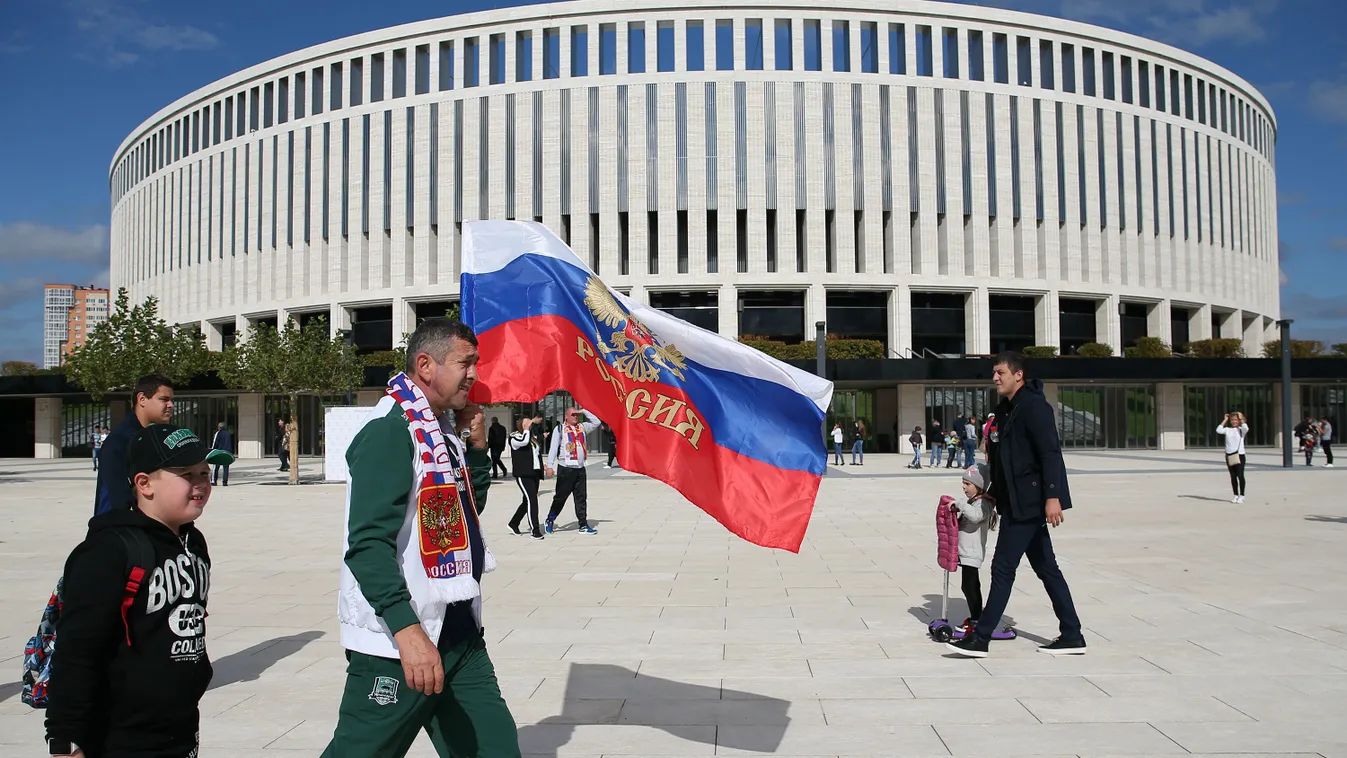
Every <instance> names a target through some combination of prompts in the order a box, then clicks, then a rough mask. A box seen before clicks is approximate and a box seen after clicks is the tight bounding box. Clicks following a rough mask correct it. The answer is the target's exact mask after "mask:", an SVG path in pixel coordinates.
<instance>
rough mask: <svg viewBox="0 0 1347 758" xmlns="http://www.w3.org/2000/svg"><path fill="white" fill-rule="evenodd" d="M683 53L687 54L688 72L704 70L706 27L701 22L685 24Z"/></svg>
mask: <svg viewBox="0 0 1347 758" xmlns="http://www.w3.org/2000/svg"><path fill="white" fill-rule="evenodd" d="M684 52H685V53H686V54H687V66H688V71H705V70H706V25H705V24H703V23H702V22H701V21H689V22H687V28H686V29H685V30H684Z"/></svg>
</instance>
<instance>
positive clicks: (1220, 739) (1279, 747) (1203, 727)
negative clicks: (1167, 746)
mask: <svg viewBox="0 0 1347 758" xmlns="http://www.w3.org/2000/svg"><path fill="white" fill-rule="evenodd" d="M1154 727H1155V728H1156V729H1158V730H1160V731H1161V732H1163V733H1164V734H1165V735H1166V736H1167V737H1169V738H1170V739H1172V740H1174V742H1176V743H1178V744H1180V745H1182V746H1183V747H1184V749H1186V750H1189V751H1191V752H1194V753H1239V752H1243V751H1249V752H1260V753H1278V752H1290V753H1321V754H1322V753H1325V752H1329V751H1340V752H1342V751H1347V735H1344V734H1343V731H1342V728H1341V727H1342V724H1341V719H1335V720H1334V721H1332V722H1326V723H1305V722H1301V723H1296V724H1285V723H1247V724H1201V723H1186V724H1172V723H1165V722H1155V723H1154Z"/></svg>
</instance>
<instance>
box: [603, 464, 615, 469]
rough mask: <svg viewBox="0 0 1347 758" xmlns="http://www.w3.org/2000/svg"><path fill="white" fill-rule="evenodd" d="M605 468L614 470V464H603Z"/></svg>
mask: <svg viewBox="0 0 1347 758" xmlns="http://www.w3.org/2000/svg"><path fill="white" fill-rule="evenodd" d="M603 467H604V468H612V467H613V464H611V463H605V464H603Z"/></svg>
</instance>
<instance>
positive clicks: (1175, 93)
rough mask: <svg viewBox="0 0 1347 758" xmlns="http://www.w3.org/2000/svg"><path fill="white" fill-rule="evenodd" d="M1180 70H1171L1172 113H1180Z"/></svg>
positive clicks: (1170, 102) (1170, 94) (1170, 96)
mask: <svg viewBox="0 0 1347 758" xmlns="http://www.w3.org/2000/svg"><path fill="white" fill-rule="evenodd" d="M1180 98H1181V94H1180V93H1179V72H1178V71H1175V70H1174V69H1172V68H1171V69H1170V70H1169V112H1170V114H1172V115H1175V116H1177V115H1179V100H1180Z"/></svg>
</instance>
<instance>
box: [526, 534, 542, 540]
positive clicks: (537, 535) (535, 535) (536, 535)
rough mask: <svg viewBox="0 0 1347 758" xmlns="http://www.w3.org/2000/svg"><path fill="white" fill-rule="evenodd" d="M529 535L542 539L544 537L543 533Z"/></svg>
mask: <svg viewBox="0 0 1347 758" xmlns="http://www.w3.org/2000/svg"><path fill="white" fill-rule="evenodd" d="M529 536H530V537H532V538H533V539H535V540H542V539H543V536H542V535H541V534H531V535H529Z"/></svg>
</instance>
